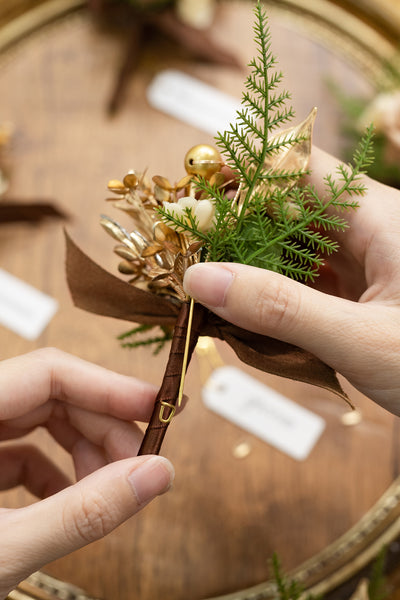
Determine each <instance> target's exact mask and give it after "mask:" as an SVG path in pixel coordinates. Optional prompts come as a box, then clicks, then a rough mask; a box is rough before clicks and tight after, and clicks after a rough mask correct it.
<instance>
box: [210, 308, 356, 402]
mask: <svg viewBox="0 0 400 600" xmlns="http://www.w3.org/2000/svg"><path fill="white" fill-rule="evenodd" d="M213 321H214V323H213ZM203 335H209V336H211V337H216V338H219V339H221V340H224V341H225V342H227V344H229V346H230V347H231V348H232V349H233V350H234V352H235V353H236V354H237V356H238V358H240V360H241V361H243V362H244V363H246V364H247V365H250V366H251V367H255V368H256V369H259V370H260V371H265V372H266V373H270V374H271V375H278V376H280V377H286V378H288V379H294V380H295V381H301V382H303V383H310V384H312V385H316V386H317V387H321V388H324V389H326V390H329V391H331V392H333V393H334V394H336V395H338V396H340V397H341V398H343V399H344V400H345V401H346V402H347V403H348V404H350V406H351V407H352V408H353V405H352V404H351V402H350V400H349V398H348V396H347V395H346V394H345V392H344V391H343V389H342V387H341V385H340V383H339V381H338V379H337V377H336V373H335V371H334V370H333V369H332V368H331V367H329V366H328V365H327V364H325V363H324V362H322V361H321V360H320V359H319V358H317V357H316V356H314V355H313V354H311V353H310V352H307V351H306V350H303V349H302V348H298V347H297V346H293V345H292V344H287V343H286V342H281V341H280V340H275V339H273V338H270V337H267V336H263V335H260V334H257V333H252V332H250V331H246V330H245V329H241V328H240V327H237V326H236V325H232V324H231V323H228V322H227V321H224V320H222V319H218V318H215V319H213V318H211V319H209V321H208V323H207V333H204V332H203Z"/></svg>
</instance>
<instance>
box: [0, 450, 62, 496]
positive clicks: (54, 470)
mask: <svg viewBox="0 0 400 600" xmlns="http://www.w3.org/2000/svg"><path fill="white" fill-rule="evenodd" d="M0 464H1V469H0V490H8V489H10V488H13V487H16V486H18V485H23V486H24V487H25V488H26V489H27V490H28V491H29V492H31V493H32V494H34V495H35V496H37V497H38V498H46V497H47V496H50V495H52V494H55V493H56V492H58V491H60V490H62V489H64V488H65V487H67V486H68V485H70V483H71V482H70V480H69V479H68V477H67V476H66V475H65V474H64V473H63V472H62V471H61V470H60V469H59V468H58V467H56V465H55V464H53V463H52V462H51V461H50V460H49V459H48V458H47V457H46V456H45V455H44V454H42V452H40V450H38V449H37V448H35V447H34V446H31V445H28V444H24V445H18V446H9V447H5V448H1V450H0Z"/></svg>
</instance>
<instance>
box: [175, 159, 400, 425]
mask: <svg viewBox="0 0 400 600" xmlns="http://www.w3.org/2000/svg"><path fill="white" fill-rule="evenodd" d="M337 164H338V161H337V160H336V159H334V158H333V157H331V156H329V155H328V154H325V153H324V152H322V151H320V150H318V149H314V150H313V153H312V157H311V163H310V169H311V171H312V175H311V181H312V183H313V184H314V185H315V186H316V187H317V188H318V189H319V190H320V191H321V190H322V189H323V177H324V176H325V175H326V174H327V173H334V172H335V170H336V166H337ZM366 185H367V188H368V191H367V193H366V195H365V196H363V197H361V198H360V199H359V204H360V206H359V208H358V209H356V210H355V211H350V212H348V213H346V216H347V218H348V221H349V224H350V229H347V230H346V231H345V232H344V233H341V234H340V235H338V236H336V239H337V240H338V241H339V243H340V246H341V249H340V251H339V252H338V253H336V254H335V255H334V256H332V257H330V258H329V259H328V261H327V266H326V268H325V269H324V270H323V271H322V272H321V276H320V277H319V278H318V279H317V281H316V284H315V286H314V287H313V288H311V287H309V286H306V285H304V284H301V283H298V282H296V281H293V280H291V279H289V278H287V277H284V276H283V275H279V274H277V273H273V272H271V271H266V270H262V269H257V268H255V267H249V266H244V265H240V264H218V263H209V264H207V263H203V264H198V265H194V266H193V267H191V268H190V269H189V270H188V272H187V273H186V276H185V281H184V287H185V291H186V292H187V293H188V294H189V295H190V296H192V297H194V298H195V299H196V300H198V301H199V302H201V303H202V304H205V305H206V306H207V307H208V308H209V309H210V310H212V311H214V312H215V313H216V314H218V315H219V316H221V317H222V318H224V319H226V320H227V321H230V322H232V323H234V324H236V325H238V326H240V327H243V328H245V329H247V330H250V331H254V332H257V333H261V334H264V335H268V336H271V337H274V338H277V339H279V340H282V341H285V342H289V343H291V344H295V345H297V346H299V347H301V348H304V349H306V350H308V351H309V352H311V353H313V354H314V355H316V356H318V357H319V358H320V359H321V360H323V361H324V362H325V363H327V364H328V365H330V366H331V367H332V368H333V369H335V370H336V371H337V372H339V373H341V374H342V375H344V376H345V377H346V378H347V379H348V380H349V381H350V382H351V383H352V384H353V385H354V386H355V387H356V388H358V389H359V390H360V391H361V392H363V393H364V394H366V395H367V396H369V397H370V398H371V399H372V400H374V401H376V402H377V403H379V404H381V405H382V406H384V407H385V408H386V409H387V410H389V411H391V412H393V413H395V414H397V415H400V192H399V191H397V190H394V189H392V188H389V187H387V186H385V185H382V184H379V183H377V182H375V181H373V180H371V179H369V178H366Z"/></svg>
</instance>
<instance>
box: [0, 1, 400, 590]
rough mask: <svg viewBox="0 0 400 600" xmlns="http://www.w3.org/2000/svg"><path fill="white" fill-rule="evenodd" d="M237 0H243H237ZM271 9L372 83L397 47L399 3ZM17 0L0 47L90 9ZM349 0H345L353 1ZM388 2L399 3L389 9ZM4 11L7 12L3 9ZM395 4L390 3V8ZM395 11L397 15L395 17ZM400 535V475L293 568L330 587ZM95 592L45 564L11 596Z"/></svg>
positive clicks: (308, 583) (317, 586) (1, 31)
mask: <svg viewBox="0 0 400 600" xmlns="http://www.w3.org/2000/svg"><path fill="white" fill-rule="evenodd" d="M231 1H239V0H231ZM263 1H264V3H265V4H266V5H267V6H268V7H269V9H270V10H271V11H272V12H273V13H277V14H278V13H279V14H280V15H284V16H285V17H286V18H288V19H290V20H291V21H292V22H293V20H294V21H295V22H297V23H298V24H299V25H300V27H302V28H305V29H306V30H307V31H308V32H310V33H311V35H312V36H313V37H314V38H315V39H316V40H317V41H318V42H320V43H321V44H322V45H325V46H328V47H329V48H330V49H335V51H336V52H338V53H340V54H342V55H344V56H346V58H347V59H348V58H349V56H351V62H353V63H354V64H355V65H356V66H357V67H358V68H359V69H360V70H361V71H362V72H363V73H364V75H365V77H366V78H367V80H369V81H370V82H371V83H372V84H373V85H374V84H376V83H377V81H378V79H379V78H380V75H381V67H382V65H383V64H384V63H385V62H386V61H387V60H388V59H390V57H392V56H393V55H394V54H395V53H396V52H398V46H397V41H396V36H395V35H392V34H391V35H389V34H385V33H384V32H382V31H380V30H379V28H378V27H377V22H378V21H377V19H376V17H377V16H378V17H379V21H382V20H383V21H385V19H386V20H389V19H391V20H392V25H393V26H394V28H396V27H398V34H399V35H400V4H399V5H398V7H397V8H394V7H393V5H391V4H389V3H386V2H383V3H379V4H378V3H376V2H374V0H353V2H351V4H352V6H353V7H354V8H355V9H356V10H357V11H358V13H359V17H357V16H355V15H354V14H351V13H349V12H348V10H347V9H346V6H344V7H343V6H341V5H340V4H342V2H341V1H340V0H302V3H301V6H299V3H298V2H297V0H263ZM13 2H14V0H2V7H0V54H2V53H4V52H5V51H6V50H7V49H9V48H10V47H12V46H13V45H16V44H18V43H19V42H20V41H22V40H23V39H24V38H25V37H27V36H29V35H30V34H32V33H34V32H35V31H37V30H40V29H41V28H42V27H44V26H46V25H49V24H50V23H52V22H55V21H57V20H59V19H61V18H63V17H65V16H66V15H67V14H69V13H72V12H75V11H78V10H83V9H85V5H86V2H85V0H27V1H25V2H24V6H22V5H21V10H20V12H19V13H18V11H17V13H15V11H14V12H13V11H11V12H7V7H8V6H11V5H12V4H13ZM349 3H350V2H344V4H345V5H346V4H347V5H349ZM388 8H389V9H391V10H393V13H392V14H390V15H389V14H388ZM2 11H3V12H2ZM389 12H390V11H389ZM393 17H395V18H394V20H393ZM399 537H400V477H398V478H396V479H395V480H394V481H393V483H392V484H391V485H390V486H389V488H388V489H387V490H386V492H385V493H384V494H383V495H382V496H381V498H380V499H379V500H378V501H377V502H376V503H375V505H374V506H373V507H372V508H371V509H370V510H369V511H368V512H367V513H366V514H365V515H364V516H363V517H362V518H361V519H360V520H359V521H358V522H357V523H356V524H355V525H354V526H353V527H352V528H351V529H349V530H348V531H347V532H346V533H345V534H344V535H342V536H340V537H339V538H338V539H336V540H335V541H334V542H333V543H331V544H329V545H328V546H326V547H325V548H324V549H323V550H322V551H320V552H318V553H317V554H315V555H314V556H312V557H311V558H310V559H309V560H307V561H305V562H303V563H302V564H300V565H299V566H298V567H297V568H295V569H294V570H292V571H291V572H290V573H289V574H288V576H289V577H291V578H294V579H296V580H297V581H299V582H300V583H301V584H302V586H303V587H304V590H305V592H307V593H310V594H314V595H317V594H327V593H329V592H331V591H332V590H334V589H335V588H337V587H339V586H340V585H342V584H343V583H345V582H346V581H348V580H349V579H350V578H352V577H354V576H355V575H357V573H359V572H360V571H361V569H363V568H364V567H365V566H367V565H368V564H369V563H370V562H371V561H372V560H373V559H374V557H376V556H377V554H378V553H379V552H380V550H381V549H382V548H383V547H384V546H387V545H388V544H390V543H391V542H393V541H394V540H395V539H397V538H399ZM64 597H68V598H69V599H70V600H90V599H91V598H92V597H91V596H89V595H87V594H86V592H85V591H84V590H81V589H80V588H78V587H76V586H74V585H73V584H70V583H67V582H64V581H61V580H58V579H57V578H55V577H52V576H50V575H48V574H46V573H44V572H42V571H39V572H37V573H34V574H33V575H31V576H30V577H28V578H27V579H26V580H25V581H23V582H21V584H20V585H18V586H17V588H16V589H15V590H13V591H12V592H11V593H10V594H9V596H8V598H9V600H28V599H36V600H54V599H55V598H64ZM274 597H276V589H275V586H274V582H272V581H270V580H267V581H264V582H262V583H260V584H257V585H255V586H251V587H248V588H246V589H242V590H239V591H237V592H234V593H229V594H224V595H222V596H218V597H213V598H208V599H207V600H263V599H270V598H274Z"/></svg>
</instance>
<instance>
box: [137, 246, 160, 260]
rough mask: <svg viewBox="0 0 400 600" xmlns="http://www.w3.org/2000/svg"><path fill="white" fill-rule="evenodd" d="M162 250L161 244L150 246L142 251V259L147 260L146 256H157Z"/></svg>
mask: <svg viewBox="0 0 400 600" xmlns="http://www.w3.org/2000/svg"><path fill="white" fill-rule="evenodd" d="M162 249H163V246H161V244H152V245H151V246H148V247H147V248H146V249H145V250H143V252H142V256H143V258H147V257H148V256H154V254H157V252H160V250H162Z"/></svg>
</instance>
